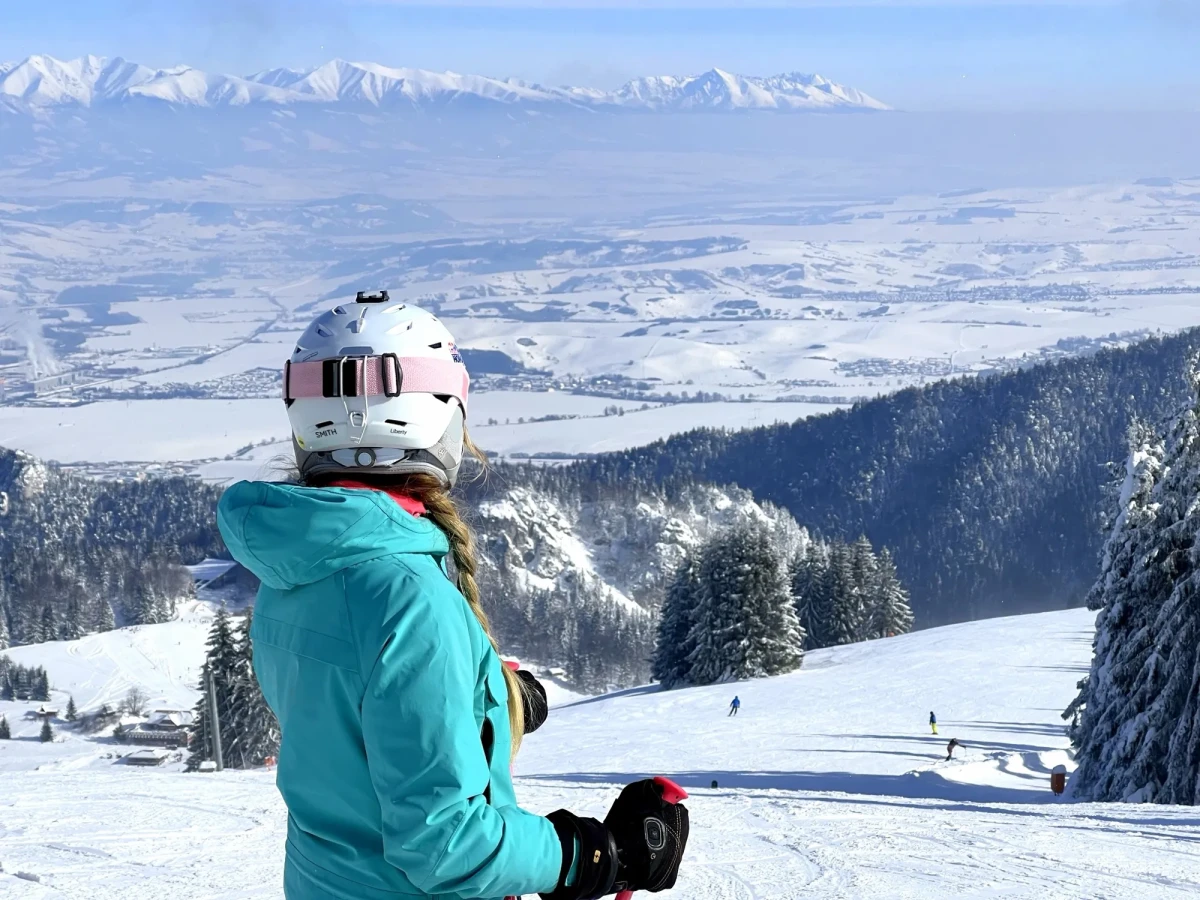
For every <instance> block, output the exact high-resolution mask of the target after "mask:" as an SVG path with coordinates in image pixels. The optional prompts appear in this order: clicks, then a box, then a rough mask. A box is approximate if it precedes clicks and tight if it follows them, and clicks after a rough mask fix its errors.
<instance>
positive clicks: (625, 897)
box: [617, 775, 688, 900]
mask: <svg viewBox="0 0 1200 900" xmlns="http://www.w3.org/2000/svg"><path fill="white" fill-rule="evenodd" d="M654 783H655V784H657V785H658V786H659V787H660V788H662V798H663V799H664V800H665V801H667V802H668V803H670V804H671V805H672V806H674V805H675V804H676V803H680V802H682V801H684V800H686V799H687V797H688V795H687V791H685V790H684V789H683V788H681V787H680V786H679V785H677V784H676V783H675V782H673V781H672V780H671V779H670V778H664V777H663V776H662V775H656V776H655V777H654ZM617 900H633V891H621V893H619V894H617Z"/></svg>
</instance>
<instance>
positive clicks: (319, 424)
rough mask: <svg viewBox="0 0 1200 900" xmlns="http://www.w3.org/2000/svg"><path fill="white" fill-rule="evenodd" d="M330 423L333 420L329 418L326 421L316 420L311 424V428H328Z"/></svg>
mask: <svg viewBox="0 0 1200 900" xmlns="http://www.w3.org/2000/svg"><path fill="white" fill-rule="evenodd" d="M332 424H333V420H332V419H331V420H330V421H328V422H318V423H317V424H316V425H314V426H313V428H328V427H329V426H330V425H332Z"/></svg>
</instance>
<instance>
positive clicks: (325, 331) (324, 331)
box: [317, 325, 333, 338]
mask: <svg viewBox="0 0 1200 900" xmlns="http://www.w3.org/2000/svg"><path fill="white" fill-rule="evenodd" d="M317 334H319V335H320V336H321V337H326V338H328V337H333V332H332V331H330V330H329V329H328V328H326V327H325V326H324V325H318V326H317Z"/></svg>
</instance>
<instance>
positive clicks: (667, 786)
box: [654, 775, 688, 806]
mask: <svg viewBox="0 0 1200 900" xmlns="http://www.w3.org/2000/svg"><path fill="white" fill-rule="evenodd" d="M654 783H655V784H657V785H658V786H659V787H660V788H662V798H663V799H664V800H666V801H667V802H668V803H670V804H671V805H672V806H674V805H675V804H676V803H681V802H683V801H684V800H686V799H687V798H688V794H687V791H685V790H684V789H683V788H681V787H680V786H679V785H677V784H676V783H675V782H673V781H672V780H671V779H670V778H664V777H663V776H662V775H656V776H655V778H654Z"/></svg>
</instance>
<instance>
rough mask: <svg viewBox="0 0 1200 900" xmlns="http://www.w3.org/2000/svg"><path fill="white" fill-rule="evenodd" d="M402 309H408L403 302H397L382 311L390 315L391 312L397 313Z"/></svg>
mask: <svg viewBox="0 0 1200 900" xmlns="http://www.w3.org/2000/svg"><path fill="white" fill-rule="evenodd" d="M402 309H408V307H407V306H406V305H405V304H403V303H397V304H396V305H395V306H389V307H388V308H387V309H385V310H384V312H385V313H388V314H389V315H390V314H391V313H398V312H400V310H402Z"/></svg>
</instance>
